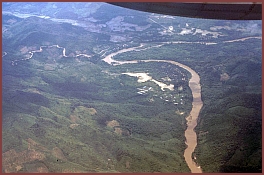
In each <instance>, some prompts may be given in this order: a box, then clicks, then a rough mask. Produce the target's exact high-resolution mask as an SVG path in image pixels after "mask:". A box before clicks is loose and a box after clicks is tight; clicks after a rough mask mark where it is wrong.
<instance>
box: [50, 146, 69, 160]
mask: <svg viewBox="0 0 264 175" xmlns="http://www.w3.org/2000/svg"><path fill="white" fill-rule="evenodd" d="M51 153H52V155H53V156H55V157H56V158H57V159H60V160H63V161H67V159H66V157H65V156H64V154H63V152H62V150H61V149H60V148H58V147H55V148H53V149H52V151H51Z"/></svg>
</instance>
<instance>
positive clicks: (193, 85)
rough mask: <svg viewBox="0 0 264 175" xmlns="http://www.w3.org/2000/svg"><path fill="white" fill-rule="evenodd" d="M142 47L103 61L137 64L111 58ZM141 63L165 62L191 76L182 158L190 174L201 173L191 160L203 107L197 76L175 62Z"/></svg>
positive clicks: (134, 48) (131, 49) (113, 54)
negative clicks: (189, 107) (190, 106)
mask: <svg viewBox="0 0 264 175" xmlns="http://www.w3.org/2000/svg"><path fill="white" fill-rule="evenodd" d="M143 46H144V45H143V44H141V45H140V46H138V47H133V48H128V49H122V50H119V51H118V52H115V53H112V54H110V55H108V56H106V57H105V58H104V59H103V61H105V62H107V63H108V64H113V65H121V64H136V63H138V61H139V60H133V61H116V60H114V59H113V56H115V55H117V54H119V53H124V52H128V51H133V50H137V51H139V50H138V49H139V48H140V47H143ZM140 61H141V62H166V63H170V64H174V65H177V66H179V67H181V68H183V69H185V70H187V71H189V72H190V73H191V75H192V77H191V79H190V81H189V87H190V89H191V91H192V96H193V102H192V110H191V112H190V114H189V116H188V117H187V118H186V120H187V129H186V131H185V138H186V142H185V143H186V145H187V148H186V149H185V151H184V158H185V161H186V163H187V165H188V166H189V168H190V170H191V172H192V173H202V170H201V167H200V166H198V165H197V164H196V163H195V162H194V161H193V159H192V153H193V152H194V149H195V147H196V145H197V135H196V132H195V131H194V128H195V126H196V125H197V119H198V116H199V113H200V110H201V108H202V106H203V102H202V99H201V85H200V77H199V75H198V74H197V73H196V72H195V71H194V70H193V69H191V68H190V67H188V66H186V65H184V64H181V63H179V62H176V61H171V60H140Z"/></svg>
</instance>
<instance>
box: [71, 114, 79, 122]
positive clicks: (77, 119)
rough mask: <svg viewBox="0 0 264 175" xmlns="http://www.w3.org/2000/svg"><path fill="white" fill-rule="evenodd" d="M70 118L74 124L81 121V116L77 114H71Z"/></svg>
mask: <svg viewBox="0 0 264 175" xmlns="http://www.w3.org/2000/svg"><path fill="white" fill-rule="evenodd" d="M70 119H71V122H72V123H74V124H76V123H77V122H79V121H80V118H79V117H78V116H76V115H70Z"/></svg>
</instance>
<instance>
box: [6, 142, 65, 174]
mask: <svg viewBox="0 0 264 175" xmlns="http://www.w3.org/2000/svg"><path fill="white" fill-rule="evenodd" d="M27 142H28V149H26V150H24V151H21V152H16V150H15V149H11V150H9V151H7V152H5V153H3V154H2V167H3V170H4V172H5V173H15V172H18V171H19V170H21V169H22V168H24V165H23V164H24V163H30V162H33V161H35V160H39V161H42V160H44V159H46V155H45V154H46V153H51V154H52V155H53V156H54V157H56V158H57V159H60V160H64V161H67V158H66V157H65V156H64V154H63V152H62V150H61V149H60V148H58V147H55V148H53V149H52V150H49V149H47V148H45V147H44V146H42V145H41V144H39V143H37V142H35V141H34V140H33V139H31V138H28V139H27ZM26 169H28V168H26ZM28 172H38V173H47V172H48V168H47V167H46V166H45V165H44V164H43V163H39V164H36V165H35V164H34V166H32V167H30V168H29V169H28Z"/></svg>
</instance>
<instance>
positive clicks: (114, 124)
mask: <svg viewBox="0 0 264 175" xmlns="http://www.w3.org/2000/svg"><path fill="white" fill-rule="evenodd" d="M106 125H107V126H109V127H111V128H113V127H116V126H120V125H119V123H118V121H116V120H112V121H107V122H106Z"/></svg>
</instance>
